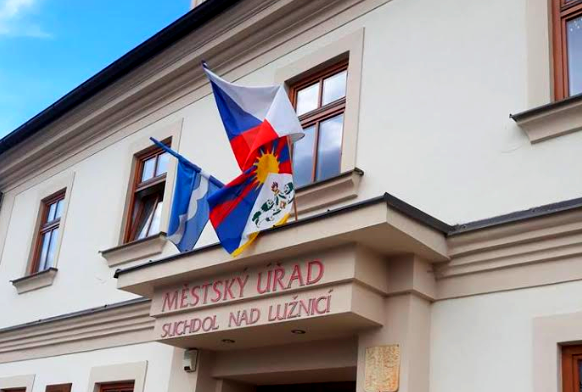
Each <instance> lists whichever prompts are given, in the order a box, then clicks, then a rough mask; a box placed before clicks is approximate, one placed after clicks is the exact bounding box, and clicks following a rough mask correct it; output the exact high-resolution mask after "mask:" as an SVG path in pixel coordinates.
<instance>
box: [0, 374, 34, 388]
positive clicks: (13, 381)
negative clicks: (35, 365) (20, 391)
mask: <svg viewBox="0 0 582 392" xmlns="http://www.w3.org/2000/svg"><path fill="white" fill-rule="evenodd" d="M34 377H35V375H34V374H30V375H26V376H12V377H2V378H0V391H2V392H3V391H4V390H5V389H12V388H26V392H32V386H33V385H34Z"/></svg>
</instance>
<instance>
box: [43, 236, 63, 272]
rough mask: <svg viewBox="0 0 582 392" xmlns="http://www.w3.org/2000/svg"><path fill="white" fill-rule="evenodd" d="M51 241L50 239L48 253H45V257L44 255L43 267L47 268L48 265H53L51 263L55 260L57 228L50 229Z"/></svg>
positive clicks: (57, 237)
mask: <svg viewBox="0 0 582 392" xmlns="http://www.w3.org/2000/svg"><path fill="white" fill-rule="evenodd" d="M50 234H51V241H50V245H49V248H48V253H47V257H46V262H45V264H44V269H48V268H50V267H52V266H53V263H54V261H55V253H56V250H57V242H58V239H59V229H58V228H56V229H54V230H53V231H51V233H50Z"/></svg>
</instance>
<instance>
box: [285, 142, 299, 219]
mask: <svg viewBox="0 0 582 392" xmlns="http://www.w3.org/2000/svg"><path fill="white" fill-rule="evenodd" d="M287 147H288V148H289V160H290V161H291V175H292V176H293V187H295V175H294V173H293V149H292V147H293V145H292V144H291V137H289V136H287ZM293 192H294V197H293V211H294V212H295V222H297V221H298V220H299V218H298V214H297V188H295V189H294V190H293Z"/></svg>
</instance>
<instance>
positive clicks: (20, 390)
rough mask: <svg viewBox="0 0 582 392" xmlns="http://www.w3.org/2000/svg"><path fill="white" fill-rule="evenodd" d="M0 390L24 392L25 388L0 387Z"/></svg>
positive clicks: (1, 391)
mask: <svg viewBox="0 0 582 392" xmlns="http://www.w3.org/2000/svg"><path fill="white" fill-rule="evenodd" d="M0 392H26V388H9V389H0Z"/></svg>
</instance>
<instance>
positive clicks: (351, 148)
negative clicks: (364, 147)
mask: <svg viewBox="0 0 582 392" xmlns="http://www.w3.org/2000/svg"><path fill="white" fill-rule="evenodd" d="M363 53H364V28H361V29H358V30H356V31H355V32H353V33H351V34H349V35H347V36H345V37H343V38H340V39H338V40H337V41H335V42H334V43H332V44H330V45H327V46H325V47H323V48H319V49H317V50H314V51H313V52H312V53H310V54H308V55H306V56H304V57H302V58H301V59H299V60H297V61H295V62H293V63H291V64H288V65H286V66H284V67H282V68H279V69H278V70H277V71H276V73H275V83H276V84H285V85H286V86H289V85H291V84H293V83H294V82H296V81H297V80H299V79H301V78H302V77H305V76H306V75H309V73H312V72H315V71H316V70H318V69H320V68H321V67H322V66H324V65H325V64H329V63H332V64H333V62H334V61H336V60H339V59H341V58H348V81H347V89H346V110H345V113H344V133H343V146H342V159H341V169H340V172H342V173H343V172H347V171H350V170H353V169H354V168H355V167H356V151H357V141H358V125H359V116H360V91H361V84H362V61H363Z"/></svg>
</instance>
